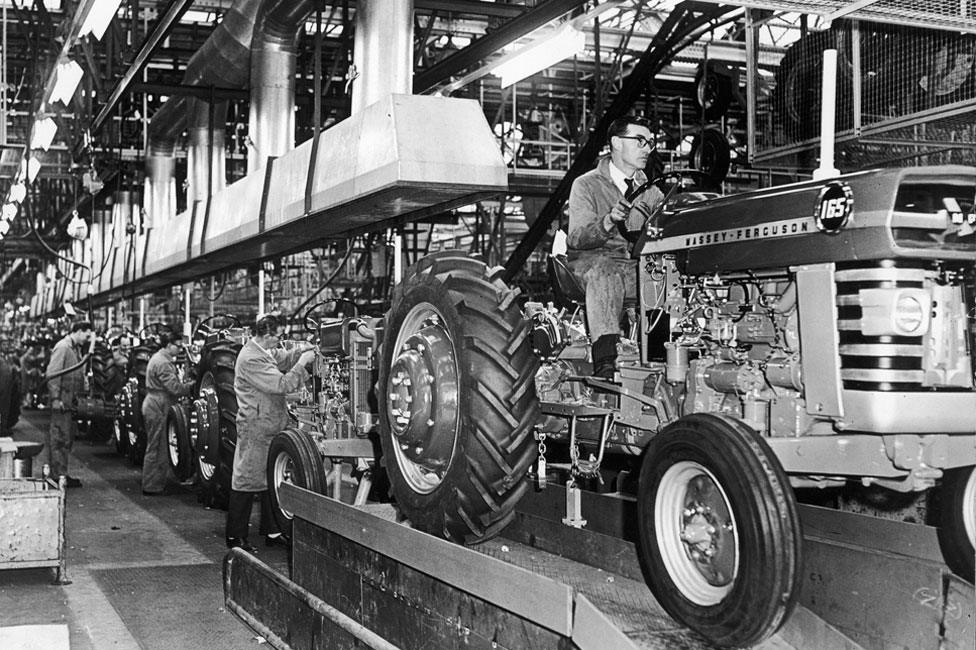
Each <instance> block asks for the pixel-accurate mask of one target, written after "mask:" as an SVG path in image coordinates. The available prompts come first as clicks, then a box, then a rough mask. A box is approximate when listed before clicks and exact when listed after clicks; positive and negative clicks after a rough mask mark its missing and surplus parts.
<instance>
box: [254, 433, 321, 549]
mask: <svg viewBox="0 0 976 650" xmlns="http://www.w3.org/2000/svg"><path fill="white" fill-rule="evenodd" d="M325 463H329V464H331V462H330V461H329V460H327V459H323V458H322V456H321V455H320V454H319V450H318V447H316V446H315V443H314V442H313V441H312V439H311V437H309V435H308V434H307V433H304V432H302V431H298V430H297V429H285V430H284V431H282V432H281V433H279V434H278V435H276V436H275V437H274V438H273V439H272V440H271V447H270V448H269V449H268V468H267V476H268V495H269V496H270V497H271V510H272V512H274V517H275V521H277V522H278V530H279V531H280V532H281V534H282V535H284V536H285V538H286V539H291V529H292V520H293V519H294V515H292V513H290V512H289V511H287V510H285V509H284V508H282V507H281V502H280V501H279V500H278V488H279V487H280V486H281V484H282V483H291V484H292V485H297V486H298V487H303V488H305V489H306V490H311V491H312V492H317V493H319V494H324V493H325V483H326V480H325V474H326V468H325V465H324V464H325Z"/></svg>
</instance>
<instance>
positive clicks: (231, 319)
mask: <svg viewBox="0 0 976 650" xmlns="http://www.w3.org/2000/svg"><path fill="white" fill-rule="evenodd" d="M240 326H241V321H240V319H238V318H237V316H234V315H233V314H214V315H213V316H209V317H207V318H204V319H203V320H202V321H200V322H199V323H197V326H196V327H194V328H193V335H192V336H191V337H190V340H191V341H196V340H197V335H198V334H200V335H201V337H202V338H205V337H206V336H207V335H208V334H211V333H213V332H219V331H221V330H226V329H231V328H233V327H240Z"/></svg>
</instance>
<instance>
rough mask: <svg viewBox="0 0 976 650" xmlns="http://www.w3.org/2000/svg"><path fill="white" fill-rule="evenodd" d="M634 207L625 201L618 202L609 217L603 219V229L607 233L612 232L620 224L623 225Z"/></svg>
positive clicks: (608, 214)
mask: <svg viewBox="0 0 976 650" xmlns="http://www.w3.org/2000/svg"><path fill="white" fill-rule="evenodd" d="M632 207H633V205H632V204H630V203H627V202H626V201H624V200H622V199H621V200H620V201H617V203H616V204H615V205H614V206H613V208H611V210H610V212H608V213H607V216H605V217H604V218H603V229H604V230H605V231H607V232H612V231H613V229H614V228H615V227H616V225H617V224H618V223H622V222H624V221H626V220H627V217H628V216H630V209H631V208H632Z"/></svg>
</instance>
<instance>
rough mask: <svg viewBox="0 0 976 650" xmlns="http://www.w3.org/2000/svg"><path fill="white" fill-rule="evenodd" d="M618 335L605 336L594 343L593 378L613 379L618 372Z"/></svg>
mask: <svg viewBox="0 0 976 650" xmlns="http://www.w3.org/2000/svg"><path fill="white" fill-rule="evenodd" d="M619 340H620V336H619V335H617V334H604V335H603V336H601V337H600V338H598V339H597V340H596V341H594V342H593V376H594V377H600V378H602V379H611V380H612V379H613V374H614V372H616V370H617V342H618V341H619Z"/></svg>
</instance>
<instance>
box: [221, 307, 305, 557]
mask: <svg viewBox="0 0 976 650" xmlns="http://www.w3.org/2000/svg"><path fill="white" fill-rule="evenodd" d="M283 330H284V323H282V322H281V320H280V318H279V317H278V316H276V315H275V314H266V315H262V316H258V318H257V320H256V321H255V323H254V336H253V337H252V338H251V339H249V340H248V342H247V343H245V344H244V347H243V348H241V353H240V354H239V355H238V356H237V364H236V366H235V368H234V392H235V393H237V447H236V449H235V450H234V469H233V473H232V474H231V485H230V499H229V503H228V505H227V528H226V537H227V547H228V548H235V547H240V548H243V549H244V550H246V551H249V552H252V553H253V552H254V551H255V548H254V547H253V546H251V544H250V543H249V542H248V524H249V521H250V519H251V507H252V506H253V505H254V497H255V496H257V497H259V498H260V501H261V527H260V533H261V534H262V535H264V536H265V544H267V545H269V546H271V545H273V544H277V543H284V540H283V538H282V537H281V534H280V532H279V531H278V530H277V526H276V524H275V519H274V513H273V511H272V509H271V499H270V495H269V494H268V483H267V470H266V468H267V464H268V449H269V448H270V446H271V440H272V438H274V437H275V435H277V434H278V433H279V432H280V431H281V430H282V429H284V428H285V427H286V426H287V425H288V405H287V403H286V401H285V396H286V395H288V393H291V392H293V391H295V390H298V388H299V387H300V386H302V385H303V384H304V383H305V380H306V379H308V371H307V370H306V369H305V366H307V365H308V364H309V363H311V361H312V359H314V358H315V352H314V351H313V350H312V349H310V348H309V347H307V346H306V345H304V344H303V345H299V346H296V347H294V348H293V349H292V350H284V349H282V348H281V347H280V345H281V340H282V337H283V335H284V332H283ZM307 345H311V344H307Z"/></svg>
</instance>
